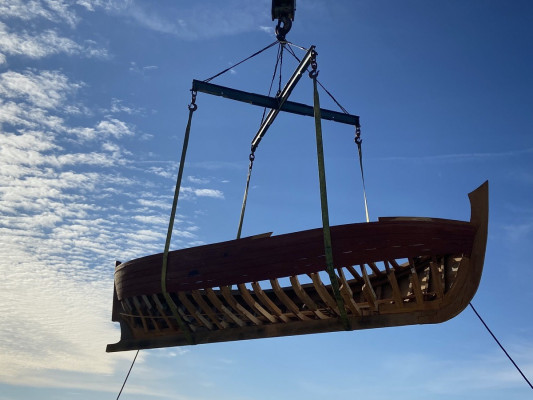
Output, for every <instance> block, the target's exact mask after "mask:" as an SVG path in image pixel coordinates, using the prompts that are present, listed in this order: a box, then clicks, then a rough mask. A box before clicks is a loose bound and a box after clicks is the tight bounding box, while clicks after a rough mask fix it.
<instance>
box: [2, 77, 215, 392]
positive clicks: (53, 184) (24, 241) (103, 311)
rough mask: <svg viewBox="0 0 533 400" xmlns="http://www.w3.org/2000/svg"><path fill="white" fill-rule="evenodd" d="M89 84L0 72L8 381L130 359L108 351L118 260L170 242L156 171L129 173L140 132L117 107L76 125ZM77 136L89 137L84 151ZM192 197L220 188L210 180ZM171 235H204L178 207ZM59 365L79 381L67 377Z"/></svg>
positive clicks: (182, 238) (83, 372)
mask: <svg viewBox="0 0 533 400" xmlns="http://www.w3.org/2000/svg"><path fill="white" fill-rule="evenodd" d="M84 87H85V85H84V83H83V82H72V81H71V80H69V79H68V78H67V77H66V76H65V75H63V74H62V73H61V72H58V71H40V72H36V71H24V72H13V71H7V72H4V73H2V74H0V94H1V97H2V100H1V101H0V247H1V248H2V257H1V259H0V276H1V277H2V290H1V291H0V304H2V305H3V306H4V308H3V311H2V313H0V337H2V342H0V353H1V354H2V357H1V359H0V371H1V372H0V381H3V382H9V383H11V384H24V385H27V384H30V385H32V384H33V385H45V386H46V385H60V386H69V385H71V386H72V387H80V385H81V386H83V384H82V383H81V381H82V380H83V381H90V380H91V379H92V378H90V377H88V376H90V375H91V374H112V373H113V371H114V368H115V365H116V364H117V363H118V362H121V361H120V360H123V359H124V358H125V357H127V358H128V359H129V358H130V357H129V355H114V356H109V355H107V354H105V353H104V351H103V350H104V348H105V345H106V344H107V343H109V342H113V341H115V340H116V338H117V328H116V327H115V326H113V324H112V323H111V322H110V321H109V317H110V305H111V294H112V285H113V280H112V279H113V260H114V259H115V258H117V259H121V260H126V259H131V258H134V257H137V256H141V255H145V254H149V253H153V252H158V251H161V249H162V243H163V242H164V232H165V231H166V225H167V224H168V221H167V218H168V216H167V212H168V210H169V208H170V203H169V202H164V201H163V200H161V199H160V198H159V199H158V198H156V197H155V196H154V195H152V194H151V193H150V192H149V188H150V185H152V184H153V183H152V180H153V175H152V174H150V173H149V172H146V173H143V174H140V175H132V174H129V171H132V170H130V169H128V164H127V162H126V161H125V159H124V155H126V154H128V151H127V149H124V147H123V146H122V145H121V144H120V142H119V140H120V139H121V138H123V137H125V136H129V137H135V135H136V131H135V129H134V128H133V127H132V126H130V124H127V123H125V122H124V121H121V120H119V119H117V118H114V117H111V116H101V117H100V119H99V120H98V118H96V120H97V122H95V123H92V124H85V125H83V124H81V125H80V124H76V125H74V126H73V125H72V124H71V123H70V114H69V111H68V109H67V105H68V104H69V103H71V102H72V97H74V96H76V93H77V92H78V91H79V90H80V89H81V88H84ZM80 107H81V108H83V107H84V106H83V105H80ZM94 119H95V118H94V117H93V118H91V120H94ZM76 120H77V121H80V119H79V118H77V119H76ZM81 120H83V118H82V119H81ZM73 138H77V139H80V138H82V139H83V140H82V141H79V142H76V148H77V149H78V151H72V143H73V140H72V139H73ZM120 165H122V166H125V167H126V169H123V170H122V171H120V172H119V171H117V170H116V167H117V166H120ZM133 171H137V170H133ZM128 175H130V176H128ZM148 178H150V179H149V180H148ZM130 193H136V197H137V199H136V201H134V202H132V201H131V198H130V197H128V196H129V194H130ZM190 195H191V196H195V197H198V196H208V197H218V198H220V197H222V193H221V192H218V191H217V190H214V189H191V191H190ZM175 237H176V240H175V243H174V246H175V244H176V243H179V244H180V245H182V246H187V245H192V244H193V243H197V242H199V240H198V237H197V227H196V226H195V225H194V224H193V223H191V222H188V221H187V220H186V219H185V218H184V217H183V216H179V217H178V219H177V221H176V229H175ZM58 370H61V371H64V373H67V374H78V375H76V376H77V379H78V382H77V383H74V382H73V381H70V382H63V383H62V382H60V381H59V380H57V379H55V378H54V377H53V373H52V372H53V371H58ZM138 390H140V391H142V388H139V389H138Z"/></svg>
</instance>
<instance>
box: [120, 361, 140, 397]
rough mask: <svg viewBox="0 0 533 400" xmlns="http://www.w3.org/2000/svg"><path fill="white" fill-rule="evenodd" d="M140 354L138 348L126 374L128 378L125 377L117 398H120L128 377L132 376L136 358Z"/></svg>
mask: <svg viewBox="0 0 533 400" xmlns="http://www.w3.org/2000/svg"><path fill="white" fill-rule="evenodd" d="M138 355H139V350H137V353H135V357H134V358H133V362H132V363H131V366H130V370H129V371H128V374H127V375H126V379H124V383H123V384H122V387H121V388H120V392H118V396H117V400H118V399H119V397H120V395H121V394H122V390H124V386H126V382H127V380H128V377H129V376H130V372H131V370H132V368H133V364H135V360H136V359H137V356H138Z"/></svg>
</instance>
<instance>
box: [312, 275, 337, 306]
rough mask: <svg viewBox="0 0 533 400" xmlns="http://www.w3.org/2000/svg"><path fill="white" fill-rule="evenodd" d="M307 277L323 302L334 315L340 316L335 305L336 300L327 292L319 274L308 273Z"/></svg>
mask: <svg viewBox="0 0 533 400" xmlns="http://www.w3.org/2000/svg"><path fill="white" fill-rule="evenodd" d="M309 277H310V278H311V280H312V281H313V286H314V287H315V290H316V292H317V293H318V295H319V296H320V298H321V299H322V301H323V302H324V304H325V305H326V306H327V307H328V308H329V309H330V310H331V311H332V312H333V313H334V314H336V315H339V316H340V312H339V308H338V307H337V302H336V301H335V299H334V298H333V297H331V296H330V295H329V293H328V290H327V289H326V287H325V286H324V284H323V283H322V280H321V279H320V276H319V275H318V274H317V273H312V274H309Z"/></svg>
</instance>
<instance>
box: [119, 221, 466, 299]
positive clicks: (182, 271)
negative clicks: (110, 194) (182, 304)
mask: <svg viewBox="0 0 533 400" xmlns="http://www.w3.org/2000/svg"><path fill="white" fill-rule="evenodd" d="M372 224H378V225H372ZM404 224H407V225H404ZM455 229H457V231H455ZM474 230H475V229H474V228H473V227H472V226H471V225H470V224H469V223H465V226H463V225H457V224H456V223H452V224H450V225H447V224H445V223H435V222H427V221H412V222H409V221H408V222H401V221H396V222H395V221H390V222H381V223H374V222H370V223H366V224H364V227H363V226H359V224H349V225H341V226H336V227H332V228H331V236H332V242H333V243H335V246H334V254H333V256H334V259H335V262H336V263H337V265H357V264H361V263H369V262H377V261H381V260H383V259H387V260H392V259H396V258H408V257H418V256H420V255H426V256H427V255H429V256H431V255H434V254H463V253H466V254H468V252H469V251H470V250H471V246H472V243H473V235H474ZM354 239H357V240H354ZM322 242H323V237H322V232H321V230H310V231H303V232H297V233H292V234H286V235H279V236H273V237H270V238H258V239H239V240H235V241H229V242H223V243H215V244H212V245H206V246H198V247H194V248H188V249H182V250H176V251H173V252H170V253H169V268H168V272H167V288H168V289H167V290H169V291H171V292H179V291H191V290H194V289H201V288H205V287H216V286H224V285H230V284H238V283H247V282H253V281H262V280H270V279H275V278H279V277H288V276H291V275H302V274H308V273H311V272H318V271H320V270H323V269H324V257H323V245H322V246H321V244H322ZM415 244H416V245H415ZM421 253H422V254H421ZM265 254H266V255H268V256H267V257H265ZM161 257H162V256H161V255H153V256H148V257H144V258H142V259H137V260H132V261H128V262H125V263H122V264H120V265H119V266H118V267H117V269H116V273H115V278H116V290H117V297H118V299H119V300H121V299H122V298H123V297H129V295H140V294H153V293H158V292H159V291H160V286H161V282H160V266H161ZM184 266H186V267H184Z"/></svg>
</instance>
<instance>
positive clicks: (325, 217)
mask: <svg viewBox="0 0 533 400" xmlns="http://www.w3.org/2000/svg"><path fill="white" fill-rule="evenodd" d="M314 55H316V53H315V54H314ZM311 66H312V68H313V70H312V71H311V72H310V73H309V76H310V77H311V78H312V79H313V100H314V103H313V105H314V110H315V112H314V114H315V131H316V151H317V160H318V178H319V181H320V204H321V208H322V227H323V231H324V250H325V252H326V268H327V272H328V275H329V279H330V281H331V288H332V289H333V294H334V295H335V301H336V302H337V307H338V308H339V313H340V316H341V319H342V322H343V324H344V329H346V330H347V331H348V330H351V326H350V321H349V320H348V315H347V314H346V308H345V307H344V301H343V299H342V296H341V293H340V290H339V281H338V279H337V275H336V274H335V270H334V264H333V250H332V247H331V232H330V227H329V214H328V194H327V191H326V171H325V168H324V147H323V143H322V122H321V116H320V98H319V96H318V89H317V80H316V77H317V75H318V71H317V70H316V62H315V61H314V57H313V62H312V63H311Z"/></svg>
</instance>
